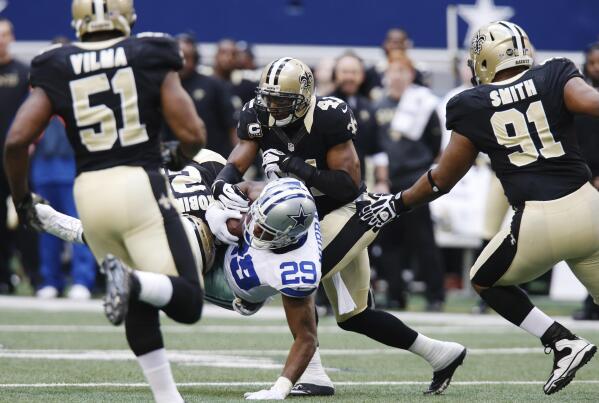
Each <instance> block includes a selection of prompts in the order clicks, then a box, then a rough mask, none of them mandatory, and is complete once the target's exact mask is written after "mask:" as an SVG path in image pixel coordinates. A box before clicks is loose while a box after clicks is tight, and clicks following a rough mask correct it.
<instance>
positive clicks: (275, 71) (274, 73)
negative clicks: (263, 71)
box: [267, 57, 291, 85]
mask: <svg viewBox="0 0 599 403" xmlns="http://www.w3.org/2000/svg"><path fill="white" fill-rule="evenodd" d="M289 60H291V58H290V57H283V58H281V59H279V60H277V61H276V62H274V63H273V64H272V66H270V69H269V70H268V80H267V81H268V84H270V85H275V77H277V78H278V76H279V74H281V70H282V67H281V65H284V64H285V63H287V62H288V61H289ZM279 68H281V70H279ZM277 81H278V80H277Z"/></svg>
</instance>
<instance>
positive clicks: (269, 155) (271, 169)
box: [262, 148, 287, 181]
mask: <svg viewBox="0 0 599 403" xmlns="http://www.w3.org/2000/svg"><path fill="white" fill-rule="evenodd" d="M286 156H287V155H286V154H285V153H284V152H282V151H279V150H277V149H276V148H269V149H268V150H266V151H264V153H262V169H264V174H265V175H266V178H267V179H268V180H269V181H271V180H275V179H278V178H281V177H283V176H285V175H284V174H283V171H281V167H280V164H281V161H283V159H284V158H285V157H286Z"/></svg>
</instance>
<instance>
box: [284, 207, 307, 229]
mask: <svg viewBox="0 0 599 403" xmlns="http://www.w3.org/2000/svg"><path fill="white" fill-rule="evenodd" d="M287 217H289V218H291V219H292V220H293V221H295V224H294V225H293V228H297V227H299V226H302V227H304V228H305V227H306V219H307V218H308V217H310V216H309V215H308V214H306V213H304V207H303V206H300V209H299V212H298V213H297V215H288V216H287ZM293 228H292V229H293Z"/></svg>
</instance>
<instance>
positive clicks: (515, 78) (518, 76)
mask: <svg viewBox="0 0 599 403" xmlns="http://www.w3.org/2000/svg"><path fill="white" fill-rule="evenodd" d="M529 70H530V69H526V70H524V71H523V72H521V73H518V74H516V75H515V76H514V77H511V78H506V79H505V80H501V81H495V82H493V83H489V84H491V85H505V84H511V83H513V82H514V81H516V80H518V79H519V78H520V77H522V76H523V75H524V74H526V73H527V72H528V71H529Z"/></svg>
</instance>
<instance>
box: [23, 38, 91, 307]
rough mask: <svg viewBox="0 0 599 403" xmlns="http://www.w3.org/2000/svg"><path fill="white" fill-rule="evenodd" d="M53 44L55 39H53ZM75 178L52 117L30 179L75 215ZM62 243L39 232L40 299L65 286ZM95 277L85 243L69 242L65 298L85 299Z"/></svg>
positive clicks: (65, 145) (59, 127)
mask: <svg viewBox="0 0 599 403" xmlns="http://www.w3.org/2000/svg"><path fill="white" fill-rule="evenodd" d="M55 43H56V42H55ZM74 181H75V158H74V156H73V150H72V149H71V146H70V144H69V141H68V139H67V135H66V132H65V128H64V124H63V122H62V121H61V120H60V118H59V117H57V116H55V117H54V118H53V119H52V120H51V121H50V124H49V125H48V127H47V128H46V131H45V132H44V134H43V136H42V138H41V140H40V142H39V143H38V144H37V145H36V148H35V154H34V156H33V159H32V161H31V182H32V184H33V186H34V188H35V190H36V193H38V194H39V195H40V196H42V197H43V198H45V199H46V200H48V201H49V202H50V204H51V205H52V207H54V208H55V209H56V210H58V211H60V212H62V213H64V214H67V215H70V216H72V217H77V209H76V208H75V200H74V199H73V183H74ZM65 247H67V245H66V244H65V242H63V241H62V240H60V239H59V238H56V237H55V236H53V235H49V234H46V233H42V234H40V235H39V256H40V275H41V287H40V288H39V289H38V290H37V292H36V296H37V297H38V298H42V299H50V298H56V297H58V296H59V295H60V294H62V293H63V291H64V290H65V288H66V281H65V278H64V274H63V272H62V260H63V259H62V257H63V252H64V248H65ZM95 280H96V262H95V259H94V256H93V255H92V253H91V252H90V250H89V249H88V247H87V246H85V245H79V244H73V245H72V254H71V282H72V286H71V287H70V289H69V292H68V293H67V297H68V298H70V299H76V300H86V299H89V298H90V297H91V290H92V289H93V287H94V283H95Z"/></svg>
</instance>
